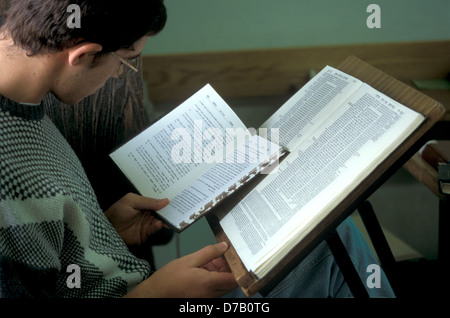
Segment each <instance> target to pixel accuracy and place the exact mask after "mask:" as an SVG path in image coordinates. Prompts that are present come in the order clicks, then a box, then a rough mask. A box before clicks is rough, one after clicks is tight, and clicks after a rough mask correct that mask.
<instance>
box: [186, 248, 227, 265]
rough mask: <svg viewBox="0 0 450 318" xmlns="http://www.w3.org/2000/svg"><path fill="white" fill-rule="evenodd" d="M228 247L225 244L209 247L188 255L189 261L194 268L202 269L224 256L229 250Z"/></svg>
mask: <svg viewBox="0 0 450 318" xmlns="http://www.w3.org/2000/svg"><path fill="white" fill-rule="evenodd" d="M227 248H228V245H227V243H225V242H221V243H217V244H214V245H208V246H206V247H204V248H202V249H201V250H199V251H197V252H195V253H192V254H190V255H188V256H187V257H188V261H189V263H190V265H192V266H193V267H200V266H203V265H205V264H208V263H209V262H211V261H212V260H213V259H215V258H217V257H219V256H222V255H223V253H225V251H226V250H227Z"/></svg>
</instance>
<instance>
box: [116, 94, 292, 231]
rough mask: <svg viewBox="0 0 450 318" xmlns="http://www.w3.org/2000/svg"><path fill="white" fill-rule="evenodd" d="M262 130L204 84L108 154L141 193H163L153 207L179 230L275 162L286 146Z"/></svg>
mask: <svg viewBox="0 0 450 318" xmlns="http://www.w3.org/2000/svg"><path fill="white" fill-rule="evenodd" d="M265 135H267V133H266V131H265V130H263V129H261V130H260V131H259V132H257V131H256V130H255V129H247V127H246V126H245V125H244V123H243V122H242V121H241V120H240V119H239V118H238V117H237V115H236V114H235V113H234V112H233V110H232V109H231V108H230V107H229V106H228V105H227V104H226V103H225V101H224V100H223V99H222V98H221V97H220V96H219V95H218V94H217V92H216V91H215V90H214V89H213V88H212V87H211V86H210V85H206V86H205V87H203V88H202V89H200V90H199V91H198V92H197V93H195V94H194V95H193V96H192V97H190V98H189V99H188V100H186V101H185V102H184V103H182V104H181V105H179V106H178V107H177V108H175V109H174V110H173V111H171V112H170V113H169V114H167V115H166V116H164V117H163V118H162V119H160V120H159V121H157V122H156V123H155V124H153V125H152V126H150V127H149V128H147V129H146V130H144V131H143V132H142V133H140V134H139V135H137V136H136V137H134V138H133V139H132V140H130V141H128V142H127V143H125V144H124V145H122V146H121V147H119V148H118V149H116V150H115V151H114V152H112V153H111V154H110V156H111V158H112V159H113V160H114V161H115V163H116V164H117V165H118V166H119V168H120V169H121V170H122V171H123V173H124V174H125V175H126V176H127V177H128V179H129V180H130V181H131V182H132V183H133V185H134V186H135V188H136V189H137V190H138V191H139V192H140V194H141V195H144V196H148V197H151V198H168V199H169V204H168V205H167V206H166V207H164V208H163V209H161V210H159V211H157V212H156V213H157V214H158V215H159V216H160V217H161V219H163V220H164V221H165V222H166V223H167V224H168V225H169V226H171V228H172V229H174V230H175V231H176V232H181V231H183V230H184V229H186V228H187V227H188V226H190V225H192V224H193V223H194V222H195V221H197V220H198V219H199V218H200V217H202V216H204V215H205V214H206V213H208V212H209V211H211V210H212V209H213V208H214V207H215V206H217V205H218V204H219V203H220V202H221V201H222V200H224V199H225V198H226V197H228V196H229V195H231V194H232V193H234V192H235V191H237V190H238V189H239V188H241V187H242V186H243V185H245V184H246V183H248V182H249V181H250V180H252V179H253V178H254V177H255V176H257V175H259V174H265V173H269V172H270V171H272V170H273V167H276V164H277V162H278V161H279V158H280V157H282V156H283V155H284V154H285V153H286V151H285V150H284V149H283V148H282V147H280V146H279V144H278V143H276V142H271V141H268V140H267V139H266V138H265ZM272 137H273V136H272Z"/></svg>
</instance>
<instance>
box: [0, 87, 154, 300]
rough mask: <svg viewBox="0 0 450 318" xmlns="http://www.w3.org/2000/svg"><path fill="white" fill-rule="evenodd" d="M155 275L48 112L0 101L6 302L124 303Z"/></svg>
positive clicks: (0, 240)
mask: <svg viewBox="0 0 450 318" xmlns="http://www.w3.org/2000/svg"><path fill="white" fill-rule="evenodd" d="M72 265H74V266H72ZM78 269H79V270H80V271H78ZM150 273H151V269H150V266H149V265H148V263H147V262H146V261H143V260H140V259H138V258H136V257H134V256H133V255H132V254H131V253H130V252H129V250H128V248H127V247H126V245H125V244H124V242H123V241H122V239H121V238H120V237H119V235H118V234H117V232H116V231H115V230H114V228H113V227H112V226H111V225H110V223H109V221H108V220H107V218H106V217H105V216H104V214H103V212H102V211H101V209H100V208H99V205H98V203H97V200H96V197H95V194H94V191H93V190H92V187H91V186H90V184H89V181H88V180H87V177H86V175H85V173H84V171H83V168H82V166H81V164H80V162H79V160H78V158H77V157H76V155H75V153H74V152H73V151H72V149H71V147H70V146H69V145H68V143H67V142H66V140H65V139H64V138H63V137H62V136H61V134H60V133H59V131H58V130H57V128H56V127H55V126H54V125H53V123H52V122H51V121H50V119H49V118H48V117H47V116H46V115H45V114H44V109H43V107H42V105H40V106H29V105H22V104H18V103H15V102H13V101H11V100H9V99H7V98H5V97H2V96H1V95H0V297H118V296H123V295H124V294H125V293H126V292H127V291H128V290H129V289H130V288H132V287H134V286H135V285H136V284H137V283H139V282H140V281H142V280H143V279H145V278H146V277H148V276H149V275H150ZM78 274H79V275H78ZM77 279H79V280H78V282H79V284H78V283H76V282H77Z"/></svg>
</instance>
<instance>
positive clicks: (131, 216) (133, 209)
mask: <svg viewBox="0 0 450 318" xmlns="http://www.w3.org/2000/svg"><path fill="white" fill-rule="evenodd" d="M168 203H169V201H168V200H167V199H162V200H156V199H151V198H147V197H143V196H140V195H137V194H133V193H129V194H127V195H125V196H124V197H123V198H121V199H120V200H119V201H117V202H116V203H114V204H113V205H112V206H111V207H110V208H109V209H108V210H106V211H105V215H106V217H107V218H108V219H109V221H110V222H111V224H112V225H113V226H114V228H115V229H116V231H117V233H119V235H120V236H121V237H122V239H123V240H124V241H125V243H126V244H127V245H129V246H132V245H140V244H142V243H144V242H145V241H146V240H147V238H148V237H149V236H150V235H152V234H154V233H156V232H157V231H159V230H161V229H162V227H163V223H162V221H161V220H159V219H157V218H156V217H155V216H154V215H153V214H152V211H157V210H159V209H161V208H163V207H165V206H166V205H167V204H168Z"/></svg>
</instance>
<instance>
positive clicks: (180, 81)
mask: <svg viewBox="0 0 450 318" xmlns="http://www.w3.org/2000/svg"><path fill="white" fill-rule="evenodd" d="M350 55H355V56H356V57H358V58H360V59H362V60H364V61H366V62H367V63H369V64H371V65H373V66H375V67H376V68H379V69H380V70H382V71H384V72H386V73H388V74H390V75H392V76H394V77H395V78H397V79H399V80H401V81H403V82H405V83H406V84H409V85H412V79H436V78H443V77H445V76H446V75H447V74H448V73H449V72H450V41H433V42H411V43H387V44H359V45H341V46H321V47H305V48H287V49H268V50H251V51H230V52H207V53H189V54H171V55H170V54H169V55H152V56H145V57H144V77H145V78H146V81H147V85H148V91H149V95H150V98H151V99H152V101H154V102H165V101H177V102H179V101H182V100H184V99H186V98H187V97H189V96H190V95H192V94H193V93H194V92H195V91H197V90H198V89H200V88H201V87H202V86H203V85H205V84H206V83H210V84H211V85H213V87H214V88H215V89H216V90H217V91H218V92H219V94H220V95H221V96H223V97H224V98H227V97H256V96H279V95H285V94H292V93H293V92H294V91H296V90H297V89H298V88H299V87H301V86H302V85H304V84H305V83H306V82H307V81H308V79H309V74H310V71H311V70H315V71H319V70H321V69H322V68H323V67H324V66H325V65H327V64H328V65H331V66H334V67H336V66H338V65H339V64H340V63H342V61H344V60H345V59H346V58H347V57H348V56H350ZM425 93H426V94H428V95H429V96H431V97H433V98H436V99H437V100H439V101H440V102H441V103H443V104H444V105H445V106H446V107H447V109H449V108H450V91H429V92H427V91H425ZM448 114H450V112H448ZM448 117H449V118H448V119H450V116H448Z"/></svg>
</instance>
